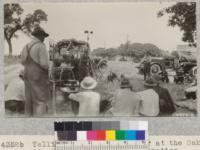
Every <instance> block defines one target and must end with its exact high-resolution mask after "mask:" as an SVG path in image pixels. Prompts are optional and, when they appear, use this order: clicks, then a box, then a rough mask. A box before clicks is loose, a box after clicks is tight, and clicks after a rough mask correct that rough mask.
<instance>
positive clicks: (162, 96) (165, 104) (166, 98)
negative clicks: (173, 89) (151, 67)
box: [149, 76, 175, 114]
mask: <svg viewBox="0 0 200 150" xmlns="http://www.w3.org/2000/svg"><path fill="white" fill-rule="evenodd" d="M150 80H152V81H153V82H154V83H155V86H152V87H149V88H151V89H153V90H154V91H155V92H156V93H157V94H158V96H159V107H160V113H170V114H171V113H173V112H175V107H174V104H173V100H172V98H171V95H170V93H169V91H168V90H167V89H166V88H163V87H161V86H160V78H159V77H158V76H154V77H153V79H150Z"/></svg>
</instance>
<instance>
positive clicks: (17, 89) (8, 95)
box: [5, 70, 25, 114]
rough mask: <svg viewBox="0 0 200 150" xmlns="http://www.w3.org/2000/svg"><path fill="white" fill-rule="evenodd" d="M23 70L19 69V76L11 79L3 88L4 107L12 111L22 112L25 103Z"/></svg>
mask: <svg viewBox="0 0 200 150" xmlns="http://www.w3.org/2000/svg"><path fill="white" fill-rule="evenodd" d="M23 78H24V71H23V70H21V71H20V73H19V76H18V77H17V78H16V79H13V80H12V81H11V82H10V83H9V84H8V87H7V88H6V90H5V108H6V110H8V111H9V113H10V114H12V113H23V112H24V105H25V85H24V81H23Z"/></svg>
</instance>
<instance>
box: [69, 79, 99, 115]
mask: <svg viewBox="0 0 200 150" xmlns="http://www.w3.org/2000/svg"><path fill="white" fill-rule="evenodd" d="M96 86H97V81H96V80H95V79H93V78H92V77H89V76H87V77H85V78H84V79H83V81H82V82H81V88H82V89H83V91H82V92H79V93H77V94H70V95H69V98H70V99H72V100H75V101H77V102H79V114H78V115H79V116H98V115H99V113H100V94H99V93H97V92H94V91H93V90H94V89H95V87H96Z"/></svg>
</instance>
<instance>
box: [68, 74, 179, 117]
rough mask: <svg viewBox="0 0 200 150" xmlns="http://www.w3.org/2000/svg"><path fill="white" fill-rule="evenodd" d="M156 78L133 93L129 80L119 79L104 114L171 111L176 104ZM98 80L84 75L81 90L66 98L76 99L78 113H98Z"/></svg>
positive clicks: (96, 114) (79, 114)
mask: <svg viewBox="0 0 200 150" xmlns="http://www.w3.org/2000/svg"><path fill="white" fill-rule="evenodd" d="M156 81H158V79H156V77H155V78H153V79H152V78H150V79H148V80H147V81H146V82H145V83H144V86H145V88H146V90H144V91H140V92H134V91H133V90H132V85H131V84H130V81H129V80H128V79H127V78H126V77H125V76H124V75H122V76H121V79H120V88H119V89H117V90H116V91H115V92H114V93H113V97H112V98H111V99H110V100H108V101H110V108H109V109H107V110H106V112H104V115H105V116H152V117H153V116H158V115H161V114H172V113H173V112H175V107H174V104H173V101H172V98H171V96H170V94H169V91H168V90H167V89H165V88H163V87H161V86H159V82H156ZM96 86H97V81H95V79H93V78H92V77H89V76H88V77H85V78H84V79H83V81H82V82H81V88H82V91H81V92H79V93H76V94H70V95H69V98H70V99H72V100H74V101H77V102H79V113H78V116H99V115H100V105H101V102H102V101H101V95H100V94H99V93H98V92H96V90H95V87H96Z"/></svg>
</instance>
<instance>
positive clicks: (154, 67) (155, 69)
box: [150, 64, 162, 75]
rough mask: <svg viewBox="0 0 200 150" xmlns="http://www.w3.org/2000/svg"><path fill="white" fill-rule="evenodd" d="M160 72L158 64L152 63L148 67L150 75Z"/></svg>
mask: <svg viewBox="0 0 200 150" xmlns="http://www.w3.org/2000/svg"><path fill="white" fill-rule="evenodd" d="M160 72H162V68H161V66H160V65H159V64H152V65H151V68H150V73H151V75H155V74H159V73H160Z"/></svg>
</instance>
